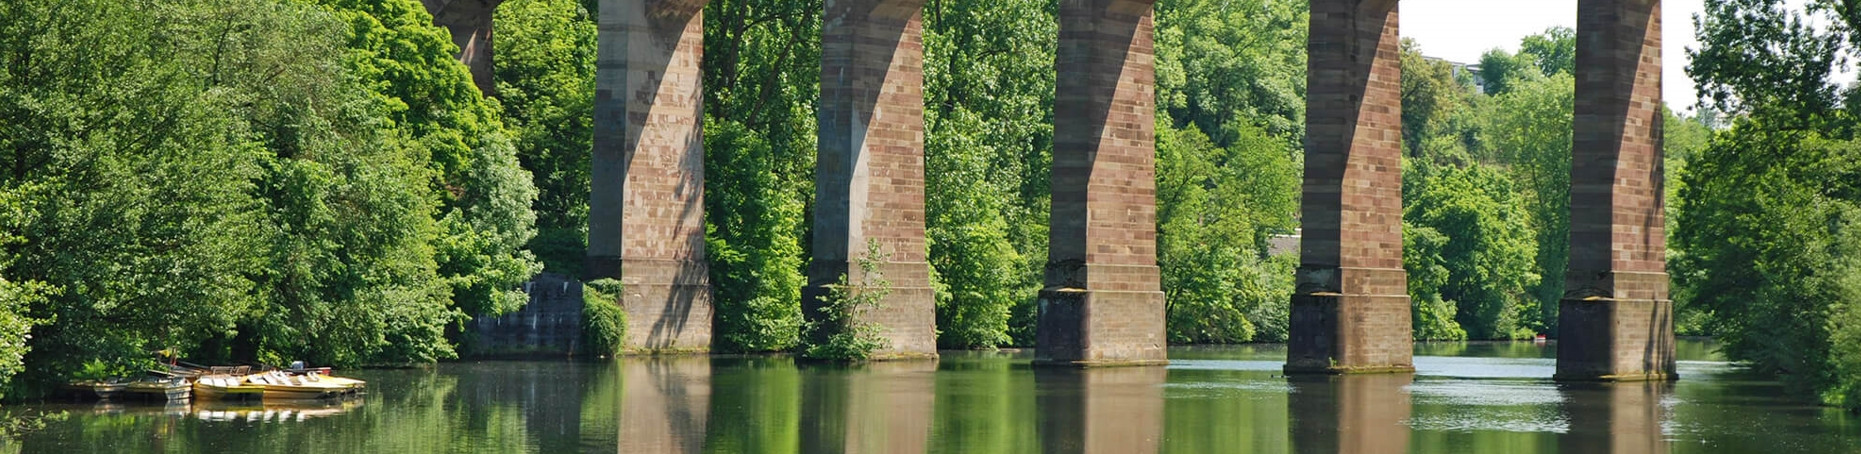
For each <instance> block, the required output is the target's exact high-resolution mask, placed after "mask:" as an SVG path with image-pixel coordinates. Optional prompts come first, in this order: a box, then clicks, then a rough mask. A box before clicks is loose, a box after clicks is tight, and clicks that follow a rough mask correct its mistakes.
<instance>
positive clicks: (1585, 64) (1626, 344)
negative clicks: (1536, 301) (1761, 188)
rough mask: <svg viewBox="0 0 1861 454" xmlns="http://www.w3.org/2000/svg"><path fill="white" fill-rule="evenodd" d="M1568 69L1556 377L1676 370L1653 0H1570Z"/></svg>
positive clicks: (1657, 16) (1663, 374) (1653, 374)
mask: <svg viewBox="0 0 1861 454" xmlns="http://www.w3.org/2000/svg"><path fill="white" fill-rule="evenodd" d="M1576 71H1577V87H1576V88H1577V92H1576V106H1575V107H1576V118H1575V122H1574V123H1573V124H1572V127H1573V129H1574V133H1575V137H1574V142H1573V143H1572V149H1571V150H1572V157H1571V159H1572V160H1571V165H1570V268H1569V269H1568V270H1567V271H1566V272H1565V275H1564V288H1565V290H1564V299H1563V301H1562V302H1560V303H1559V304H1558V316H1557V326H1558V333H1557V334H1558V336H1557V375H1556V378H1557V379H1558V380H1567V381H1581V380H1666V379H1673V378H1675V375H1674V322H1673V313H1674V311H1673V301H1672V300H1669V299H1668V295H1667V261H1666V257H1667V230H1666V228H1665V227H1664V226H1663V222H1665V219H1664V217H1663V216H1662V210H1663V209H1664V208H1665V203H1664V202H1663V199H1662V197H1663V194H1664V190H1663V187H1662V186H1663V178H1664V176H1663V169H1662V165H1661V162H1662V161H1661V2H1660V0H1582V1H1580V2H1578V4H1577V70H1576Z"/></svg>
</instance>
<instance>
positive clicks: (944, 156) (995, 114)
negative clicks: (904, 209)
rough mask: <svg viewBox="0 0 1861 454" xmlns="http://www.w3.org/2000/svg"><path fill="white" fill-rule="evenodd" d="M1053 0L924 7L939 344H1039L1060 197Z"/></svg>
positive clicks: (929, 205) (969, 0)
mask: <svg viewBox="0 0 1861 454" xmlns="http://www.w3.org/2000/svg"><path fill="white" fill-rule="evenodd" d="M1055 7H1056V4H1055V3H1053V2H1049V1H1043V0H1009V1H983V0H951V1H939V2H931V3H930V4H927V5H926V7H925V11H924V103H925V113H924V117H925V150H924V162H925V168H926V172H925V206H926V209H927V210H928V212H929V213H928V219H927V220H926V226H925V227H926V228H927V232H926V234H927V235H928V237H929V240H930V248H931V250H930V261H931V265H932V267H933V268H934V269H935V272H936V277H937V280H938V284H937V285H939V286H940V289H941V290H942V291H940V292H938V297H937V298H938V301H937V307H938V310H937V321H938V329H939V330H940V333H939V335H938V344H939V345H940V346H943V347H947V348H992V347H995V346H998V345H1003V344H1008V343H1014V344H1019V345H1031V344H1032V342H1033V334H1034V314H1035V312H1036V311H1035V308H1034V300H1035V297H1036V294H1037V292H1038V291H1039V289H1040V287H1041V286H1042V285H1043V282H1042V279H1043V274H1042V270H1044V269H1045V265H1046V260H1047V216H1048V207H1049V205H1048V204H1049V201H1050V200H1051V195H1050V191H1051V189H1050V188H1051V186H1050V185H1049V180H1048V175H1047V172H1048V171H1049V169H1050V167H1051V165H1050V164H1051V162H1052V147H1053V96H1054V77H1055V74H1054V72H1053V68H1054V66H1053V65H1054V52H1055V49H1056V46H1057V45H1058V33H1059V32H1058V29H1057V28H1056V26H1057V25H1058V20H1057V19H1055Z"/></svg>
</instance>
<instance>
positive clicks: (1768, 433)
mask: <svg viewBox="0 0 1861 454" xmlns="http://www.w3.org/2000/svg"><path fill="white" fill-rule="evenodd" d="M1170 356H1171V359H1172V362H1171V364H1170V366H1169V367H1168V368H1135V369H1094V370H1083V371H1082V370H1049V369H1034V368H1030V367H1028V366H1027V364H1028V358H1027V356H1025V355H1017V354H1005V353H1001V354H981V353H946V354H945V356H944V358H943V360H942V361H940V362H934V363H933V362H918V363H885V364H875V365H869V366H865V367H859V368H851V369H849V368H841V367H828V366H814V365H800V366H797V365H796V364H795V362H794V361H792V360H789V359H786V358H723V357H720V358H704V357H699V358H682V359H629V360H625V361H622V362H618V363H600V364H595V363H572V362H475V363H458V364H445V365H441V366H438V367H436V368H433V369H427V370H371V371H358V372H356V373H354V375H356V376H357V377H359V378H363V379H366V380H369V384H370V391H369V394H368V395H367V396H365V397H364V398H361V399H358V400H356V401H352V402H348V403H345V404H332V405H245V406H236V405H232V406H229V405H217V404H205V403H200V402H196V403H194V404H192V405H172V406H162V405H94V404H44V405H27V406H15V407H9V408H6V409H5V411H6V412H8V413H10V414H11V415H12V416H13V417H15V418H16V419H15V423H14V424H13V425H14V426H23V428H15V429H13V430H12V431H11V432H13V435H12V437H11V438H6V439H0V452H28V453H39V452H46V453H64V452H134V453H149V452H240V453H267V454H269V453H347V452H386V453H464V452H536V453H559V452H650V453H661V452H664V453H697V452H719V453H738V452H753V453H761V452H771V453H821V452H876V453H916V452H961V453H1034V452H1084V451H1092V452H1112V453H1136V452H1145V453H1148V452H1172V453H1180V452H1262V453H1286V452H1299V453H1306V452H1353V453H1380V452H1402V451H1409V452H1453V453H1463V452H1496V453H1536V452H1557V453H1601V452H1617V453H1637V452H1680V453H1705V452H1725V453H1749V452H1759V453H1786V452H1789V453H1796V452H1806V453H1824V452H1826V453H1838V452H1840V453H1846V452H1861V418H1856V417H1853V416H1849V415H1847V414H1846V413H1844V412H1841V411H1838V410H1833V409H1825V408H1819V407H1816V406H1813V405H1807V404H1805V403H1803V402H1799V401H1791V400H1787V399H1784V398H1783V397H1782V394H1783V390H1782V389H1781V388H1779V387H1778V386H1777V385H1775V384H1773V383H1770V382H1767V381H1763V380H1759V379H1755V378H1752V377H1749V376H1746V375H1745V374H1743V373H1741V371H1739V370H1738V369H1736V368H1734V367H1732V366H1731V365H1728V364H1726V363H1725V362H1724V361H1723V360H1722V359H1721V358H1718V357H1716V356H1714V355H1712V354H1711V353H1710V347H1709V346H1708V345H1706V344H1704V343H1701V342H1691V341H1689V342H1683V343H1682V344H1681V346H1680V357H1681V359H1682V361H1681V362H1680V374H1681V377H1682V380H1681V381H1679V382H1675V383H1660V384H1621V385H1588V386H1564V385H1557V384H1554V383H1552V382H1551V381H1550V379H1549V377H1550V376H1551V373H1552V371H1553V369H1554V367H1555V363H1554V360H1553V359H1552V358H1553V357H1554V351H1553V350H1552V349H1551V348H1548V347H1541V346H1534V345H1531V344H1529V343H1517V344H1507V343H1499V344H1426V345H1418V346H1417V347H1416V358H1415V367H1416V369H1417V370H1418V372H1417V373H1416V374H1415V375H1413V376H1409V375H1395V376H1360V377H1341V378H1340V377H1320V378H1286V377H1282V376H1280V375H1279V374H1278V370H1279V367H1280V365H1281V362H1282V361H1283V359H1284V357H1285V350H1284V348H1282V347H1276V346H1239V347H1181V348H1175V349H1172V350H1171V352H1170ZM22 416H23V418H22Z"/></svg>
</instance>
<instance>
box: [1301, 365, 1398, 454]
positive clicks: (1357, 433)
mask: <svg viewBox="0 0 1861 454" xmlns="http://www.w3.org/2000/svg"><path fill="white" fill-rule="evenodd" d="M1288 381H1289V383H1290V384H1291V385H1292V395H1291V397H1290V398H1289V401H1288V404H1287V405H1286V409H1287V412H1288V413H1289V414H1288V415H1287V416H1288V417H1289V418H1288V419H1290V420H1291V422H1292V442H1293V451H1294V452H1300V453H1339V454H1345V453H1349V454H1359V453H1361V454H1370V453H1383V452H1403V451H1404V450H1406V449H1407V447H1408V446H1409V431H1410V429H1409V427H1408V425H1407V422H1408V419H1409V416H1410V413H1411V408H1412V405H1411V403H1410V402H1409V393H1408V392H1407V391H1405V390H1404V389H1403V388H1405V387H1407V386H1409V384H1410V383H1412V382H1414V381H1415V377H1414V376H1413V375H1408V374H1379V375H1347V376H1311V375H1306V376H1294V377H1290V378H1288Z"/></svg>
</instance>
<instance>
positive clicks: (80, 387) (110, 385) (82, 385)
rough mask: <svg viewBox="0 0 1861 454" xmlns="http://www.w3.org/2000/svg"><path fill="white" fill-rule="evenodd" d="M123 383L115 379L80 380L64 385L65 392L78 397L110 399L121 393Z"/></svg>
mask: <svg viewBox="0 0 1861 454" xmlns="http://www.w3.org/2000/svg"><path fill="white" fill-rule="evenodd" d="M124 387H125V385H124V384H123V382H120V381H115V380H82V381H76V382H71V383H69V384H66V385H65V392H66V393H67V394H69V395H71V396H72V397H76V398H80V399H102V400H110V399H111V398H113V397H117V396H119V395H122V393H123V388H124Z"/></svg>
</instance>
